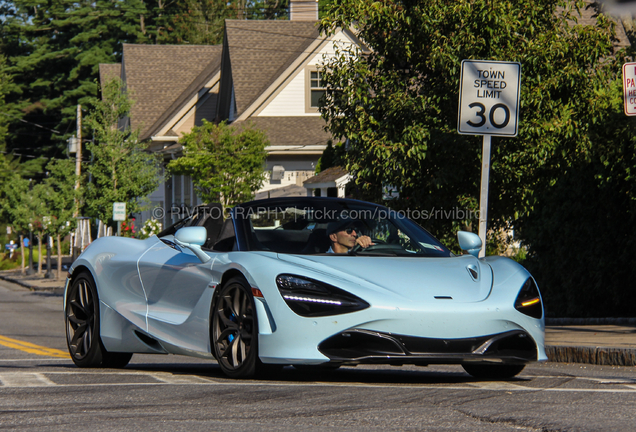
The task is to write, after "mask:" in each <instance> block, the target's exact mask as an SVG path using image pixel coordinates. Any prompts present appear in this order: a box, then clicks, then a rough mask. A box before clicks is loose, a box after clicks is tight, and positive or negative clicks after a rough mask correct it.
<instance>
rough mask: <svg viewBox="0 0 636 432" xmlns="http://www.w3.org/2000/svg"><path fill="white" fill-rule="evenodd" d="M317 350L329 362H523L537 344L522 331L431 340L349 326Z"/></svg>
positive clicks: (529, 359) (534, 358)
mask: <svg viewBox="0 0 636 432" xmlns="http://www.w3.org/2000/svg"><path fill="white" fill-rule="evenodd" d="M318 350H319V351H320V352H321V353H322V354H323V355H325V356H326V357H328V358H329V360H330V362H332V363H339V364H348V365H356V364H362V363H376V364H378V363H381V364H400V365H401V364H420V365H426V364H436V363H437V364H449V363H450V364H453V363H454V364H460V363H468V362H473V363H503V364H526V363H530V362H534V361H537V344H536V343H535V341H534V340H533V339H532V337H531V336H530V335H529V334H528V333H526V332H525V331H523V330H511V331H507V332H504V333H499V334H493V335H487V336H480V337H471V338H462V339H435V338H424V337H415V336H404V335H398V334H391V333H382V332H377V331H370V330H360V329H353V330H348V331H345V332H342V333H339V334H337V335H334V336H332V337H330V338H328V339H326V340H324V341H323V342H322V343H320V345H319V346H318Z"/></svg>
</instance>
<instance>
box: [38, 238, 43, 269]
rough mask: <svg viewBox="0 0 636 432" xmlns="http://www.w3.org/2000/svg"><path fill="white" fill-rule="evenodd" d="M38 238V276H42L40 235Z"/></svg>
mask: <svg viewBox="0 0 636 432" xmlns="http://www.w3.org/2000/svg"><path fill="white" fill-rule="evenodd" d="M37 238H38V274H42V235H39V236H37Z"/></svg>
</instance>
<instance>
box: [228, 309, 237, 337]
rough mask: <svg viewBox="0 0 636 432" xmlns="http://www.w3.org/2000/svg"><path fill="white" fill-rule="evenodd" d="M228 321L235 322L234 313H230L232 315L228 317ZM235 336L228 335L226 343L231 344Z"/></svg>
mask: <svg viewBox="0 0 636 432" xmlns="http://www.w3.org/2000/svg"><path fill="white" fill-rule="evenodd" d="M230 321H233V322H236V315H234V313H232V315H230ZM234 338H235V336H234V335H233V334H231V335H229V336H228V337H227V340H228V342H230V343H232V341H233V340H234Z"/></svg>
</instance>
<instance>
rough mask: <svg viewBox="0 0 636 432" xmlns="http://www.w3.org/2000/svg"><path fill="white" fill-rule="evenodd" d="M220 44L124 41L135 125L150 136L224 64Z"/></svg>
mask: <svg viewBox="0 0 636 432" xmlns="http://www.w3.org/2000/svg"><path fill="white" fill-rule="evenodd" d="M221 50H222V46H221V45H135V44H124V55H123V59H124V61H123V67H124V73H125V77H126V86H127V88H128V90H129V91H131V94H132V99H133V100H134V101H135V104H134V105H133V108H132V112H131V118H132V127H133V128H139V129H140V130H141V133H140V139H146V138H149V137H150V135H151V134H153V133H154V132H156V130H157V128H159V127H161V126H162V121H163V122H165V121H166V120H168V119H169V117H170V116H171V114H173V113H174V112H175V111H176V110H178V109H179V108H180V106H182V105H183V104H185V103H186V102H187V100H189V99H190V98H191V97H192V96H193V95H194V94H195V93H196V92H197V91H198V90H200V89H201V88H202V87H203V85H204V84H205V83H206V82H207V81H208V80H209V79H211V78H212V77H213V76H214V75H215V74H216V73H217V72H218V71H219V69H220V66H221Z"/></svg>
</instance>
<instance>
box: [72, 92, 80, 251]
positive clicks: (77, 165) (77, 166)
mask: <svg viewBox="0 0 636 432" xmlns="http://www.w3.org/2000/svg"><path fill="white" fill-rule="evenodd" d="M81 174H82V106H81V105H79V104H78V105H77V151H76V153H75V176H76V180H75V190H76V191H77V190H79V188H80V175H81ZM79 206H80V203H79V198H77V197H76V198H75V214H74V217H75V220H76V221H77V222H78V224H77V229H76V231H75V236H74V238H73V240H74V242H75V243H76V244H77V238H78V235H79V220H78V219H77V218H78V217H79ZM78 249H79V248H77V247H75V245H73V261H75V260H76V259H77V257H78V256H79V252H80V251H79V250H78Z"/></svg>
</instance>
